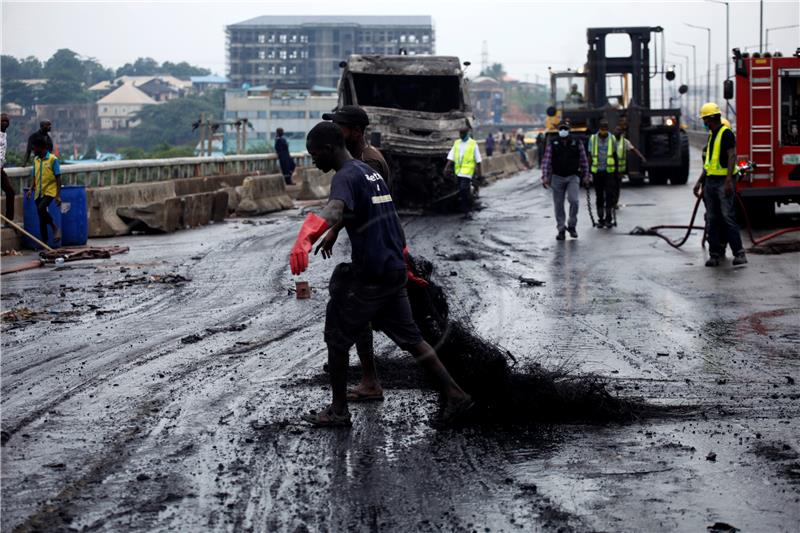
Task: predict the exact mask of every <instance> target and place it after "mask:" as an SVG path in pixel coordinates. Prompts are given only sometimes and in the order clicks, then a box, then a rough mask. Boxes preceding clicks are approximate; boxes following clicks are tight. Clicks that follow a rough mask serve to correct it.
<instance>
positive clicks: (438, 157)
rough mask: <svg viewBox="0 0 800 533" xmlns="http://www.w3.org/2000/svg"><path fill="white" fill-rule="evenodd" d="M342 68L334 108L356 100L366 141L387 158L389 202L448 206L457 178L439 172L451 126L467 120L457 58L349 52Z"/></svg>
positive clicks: (447, 208)
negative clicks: (366, 124)
mask: <svg viewBox="0 0 800 533" xmlns="http://www.w3.org/2000/svg"><path fill="white" fill-rule="evenodd" d="M341 67H342V69H343V70H342V77H341V79H340V80H339V88H338V89H339V101H338V106H339V107H341V106H343V105H358V106H360V107H361V108H363V109H364V110H365V111H366V112H367V115H368V116H369V122H370V125H369V128H368V129H367V140H368V141H369V143H370V144H371V145H372V146H374V147H376V148H378V149H379V150H380V151H381V152H382V153H383V156H384V157H385V158H386V162H387V163H388V164H389V169H390V170H391V176H390V177H389V179H387V182H388V185H389V189H390V190H391V193H392V197H393V198H394V201H395V204H396V205H397V206H398V207H401V208H405V209H425V210H434V211H451V210H453V208H454V207H455V206H456V204H457V202H458V183H457V181H456V178H455V176H453V175H449V176H445V174H444V167H445V163H446V159H447V153H448V151H449V150H450V148H451V147H452V146H453V142H454V141H455V140H456V139H457V138H458V130H459V129H461V128H463V127H469V128H471V127H472V124H473V116H472V108H471V106H470V103H469V93H468V91H467V87H466V84H465V83H466V82H465V80H464V73H463V71H462V69H461V63H460V62H459V59H458V58H457V57H452V56H407V55H392V56H379V55H352V56H350V57H349V59H348V60H347V61H346V62H342V63H341Z"/></svg>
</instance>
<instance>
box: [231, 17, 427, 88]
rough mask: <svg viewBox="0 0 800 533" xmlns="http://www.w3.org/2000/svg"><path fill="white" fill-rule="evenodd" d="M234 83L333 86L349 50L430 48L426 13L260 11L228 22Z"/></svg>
mask: <svg viewBox="0 0 800 533" xmlns="http://www.w3.org/2000/svg"><path fill="white" fill-rule="evenodd" d="M226 33H227V51H228V79H230V80H231V85H232V86H234V87H242V86H243V85H244V84H248V85H251V86H253V85H267V86H270V87H277V86H280V87H298V88H309V87H312V86H314V85H321V86H327V87H336V84H337V82H338V80H339V74H340V67H339V63H340V62H341V61H344V60H346V59H347V57H348V56H349V55H350V54H382V55H390V54H401V53H405V54H409V55H415V54H433V53H435V34H434V29H433V20H432V18H431V17H430V16H262V17H256V18H254V19H250V20H246V21H244V22H239V23H237V24H232V25H230V26H228V27H227V28H226Z"/></svg>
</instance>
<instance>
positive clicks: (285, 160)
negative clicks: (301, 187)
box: [275, 128, 295, 185]
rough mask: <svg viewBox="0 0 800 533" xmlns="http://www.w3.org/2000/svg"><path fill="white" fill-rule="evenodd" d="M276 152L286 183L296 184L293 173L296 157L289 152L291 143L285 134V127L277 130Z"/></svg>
mask: <svg viewBox="0 0 800 533" xmlns="http://www.w3.org/2000/svg"><path fill="white" fill-rule="evenodd" d="M275 153H276V154H278V164H279V165H280V166H281V174H283V180H284V181H285V182H286V185H294V182H293V181H292V174H293V173H294V167H295V163H294V159H292V154H290V153H289V143H288V142H287V141H286V139H285V138H284V136H283V128H278V129H277V130H275Z"/></svg>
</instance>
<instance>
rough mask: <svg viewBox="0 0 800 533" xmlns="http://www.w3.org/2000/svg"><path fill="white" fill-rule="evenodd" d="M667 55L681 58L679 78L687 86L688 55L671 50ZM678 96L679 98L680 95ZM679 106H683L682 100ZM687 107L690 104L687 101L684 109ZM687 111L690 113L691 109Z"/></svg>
mask: <svg viewBox="0 0 800 533" xmlns="http://www.w3.org/2000/svg"><path fill="white" fill-rule="evenodd" d="M669 55H670V56H671V57H678V58H681V59H683V61H684V64H683V65H680V67H681V78H682V80H683V81H685V82H686V85H687V86H688V85H689V83H688V81H689V56H686V55H682V54H673V53H672V52H670V54H669ZM679 94H680V93H679ZM678 98H679V99H680V96H679V97H678ZM679 107H681V108H683V103H682V102H681V105H680V106H679ZM689 107H690V106H689V105H688V102H687V105H686V109H687V110H689ZM689 113H690V114H691V111H689Z"/></svg>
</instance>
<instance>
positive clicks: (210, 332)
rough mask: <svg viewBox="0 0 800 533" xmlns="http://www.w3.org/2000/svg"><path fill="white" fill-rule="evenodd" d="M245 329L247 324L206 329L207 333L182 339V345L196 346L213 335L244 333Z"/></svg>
mask: <svg viewBox="0 0 800 533" xmlns="http://www.w3.org/2000/svg"><path fill="white" fill-rule="evenodd" d="M245 329H247V324H232V325H230V326H224V327H216V328H206V330H205V333H193V334H191V335H186V336H185V337H182V338H181V343H183V344H194V343H196V342H200V341H201V340H203V339H205V338H206V337H210V336H211V335H216V334H217V333H228V332H236V331H244V330H245Z"/></svg>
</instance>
